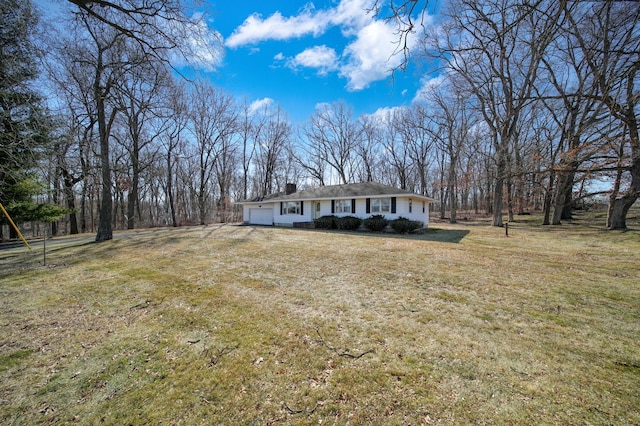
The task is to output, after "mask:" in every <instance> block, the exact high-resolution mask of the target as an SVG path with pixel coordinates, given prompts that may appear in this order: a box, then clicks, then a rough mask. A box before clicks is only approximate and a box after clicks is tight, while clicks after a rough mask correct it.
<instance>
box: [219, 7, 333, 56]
mask: <svg viewBox="0 0 640 426" xmlns="http://www.w3.org/2000/svg"><path fill="white" fill-rule="evenodd" d="M329 24H330V20H329V19H328V17H327V13H326V12H319V13H315V12H314V11H313V10H312V9H305V10H303V11H302V12H301V13H300V14H299V15H297V16H292V17H287V18H285V17H283V16H282V14H281V13H280V12H276V13H274V14H273V15H271V16H269V17H268V18H266V19H263V18H262V16H261V15H259V14H253V15H251V16H249V17H248V18H247V19H245V21H244V22H243V23H242V24H241V25H240V26H239V27H238V28H236V29H235V30H234V31H233V33H232V34H231V35H230V36H229V38H228V39H227V41H226V43H225V44H226V45H227V46H228V47H231V48H235V47H240V46H244V45H247V44H255V43H259V42H261V41H265V40H288V39H291V38H298V37H302V36H304V35H308V34H313V35H314V36H316V37H317V36H319V35H320V34H322V33H324V32H325V31H326V29H327V27H328V26H329Z"/></svg>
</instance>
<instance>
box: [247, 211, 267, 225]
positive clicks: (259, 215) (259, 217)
mask: <svg viewBox="0 0 640 426" xmlns="http://www.w3.org/2000/svg"><path fill="white" fill-rule="evenodd" d="M249 224H251V225H273V209H272V208H250V209H249Z"/></svg>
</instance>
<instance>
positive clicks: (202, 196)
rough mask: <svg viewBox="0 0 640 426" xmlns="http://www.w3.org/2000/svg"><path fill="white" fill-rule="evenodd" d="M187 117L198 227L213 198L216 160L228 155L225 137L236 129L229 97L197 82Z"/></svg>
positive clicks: (232, 102) (234, 115)
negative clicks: (194, 162)
mask: <svg viewBox="0 0 640 426" xmlns="http://www.w3.org/2000/svg"><path fill="white" fill-rule="evenodd" d="M189 117H190V125H189V129H190V131H191V132H192V134H193V136H194V139H195V140H194V142H195V146H194V147H193V150H194V151H195V152H194V155H195V156H196V158H197V167H198V170H197V174H196V176H194V178H195V181H196V182H197V190H196V191H197V204H198V216H199V221H200V224H201V225H204V224H205V222H206V218H207V215H208V213H209V205H210V204H211V198H212V195H213V189H212V187H211V177H212V174H213V173H214V171H215V167H216V164H215V163H216V161H218V160H219V159H221V157H220V156H221V155H226V154H228V151H227V148H228V146H227V144H228V143H229V138H230V137H231V136H232V134H233V133H234V132H235V131H236V128H237V108H236V106H235V102H234V100H233V98H232V97H231V96H230V95H228V94H226V93H223V92H222V91H220V90H216V89H214V88H213V87H212V86H210V85H208V84H206V83H202V82H197V83H196V84H195V85H194V89H193V93H192V94H191V102H190V105H189ZM221 161H224V159H221ZM220 195H221V196H226V195H225V194H220Z"/></svg>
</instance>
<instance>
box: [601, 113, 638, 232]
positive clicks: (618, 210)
mask: <svg viewBox="0 0 640 426" xmlns="http://www.w3.org/2000/svg"><path fill="white" fill-rule="evenodd" d="M626 112H627V126H628V127H627V128H628V131H629V137H630V142H631V168H630V169H629V171H630V172H631V184H630V185H629V189H628V190H627V192H626V194H625V195H624V196H622V197H620V198H616V199H615V200H613V203H612V206H611V207H610V214H609V219H608V222H609V223H608V225H609V229H627V213H628V212H629V209H630V208H631V206H632V205H633V204H634V203H635V202H636V201H637V200H638V197H639V196H640V140H639V138H638V133H639V132H638V122H637V121H636V119H635V115H634V111H633V110H632V109H631V110H628V111H626Z"/></svg>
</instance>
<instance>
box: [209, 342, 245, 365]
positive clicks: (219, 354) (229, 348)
mask: <svg viewBox="0 0 640 426" xmlns="http://www.w3.org/2000/svg"><path fill="white" fill-rule="evenodd" d="M239 347H240V345H235V346H225V347H224V348H222V349H215V352H216V353H214V354H213V355H211V357H210V358H209V367H211V366H213V365H216V364H217V363H218V362H220V358H222V357H223V356H225V355H229V354H230V353H231V352H233V351H235V350H236V349H238V348H239ZM204 355H205V356H207V357H208V356H209V348H206V349H205V350H204Z"/></svg>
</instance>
